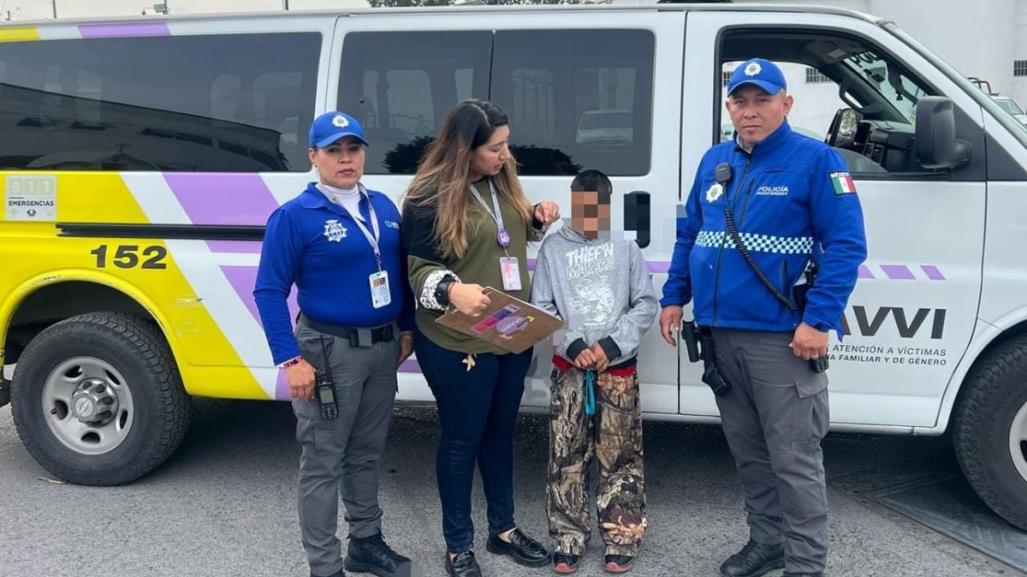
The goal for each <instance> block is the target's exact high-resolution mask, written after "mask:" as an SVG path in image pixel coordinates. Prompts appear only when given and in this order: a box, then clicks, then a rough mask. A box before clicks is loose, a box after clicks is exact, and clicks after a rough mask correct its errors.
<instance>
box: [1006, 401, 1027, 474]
mask: <svg viewBox="0 0 1027 577" xmlns="http://www.w3.org/2000/svg"><path fill="white" fill-rule="evenodd" d="M1009 454H1010V456H1011V457H1012V458H1013V465H1014V466H1015V467H1016V471H1017V472H1018V473H1020V476H1021V477H1022V478H1023V480H1024V481H1025V482H1027V402H1024V404H1023V406H1022V407H1020V410H1019V411H1017V412H1016V416H1014V417H1013V422H1012V424H1011V425H1010V426H1009Z"/></svg>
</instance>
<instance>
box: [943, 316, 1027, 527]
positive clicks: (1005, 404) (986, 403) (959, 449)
mask: <svg viewBox="0 0 1027 577" xmlns="http://www.w3.org/2000/svg"><path fill="white" fill-rule="evenodd" d="M953 444H954V446H955V451H956V457H957V458H958V459H959V464H960V467H961V468H962V469H963V474H964V475H965V476H966V478H967V480H968V481H969V482H970V485H971V486H972V487H973V488H974V491H976V492H977V495H978V496H980V498H981V500H983V501H984V502H985V503H986V504H987V505H988V506H989V507H991V509H992V510H993V511H995V512H996V513H998V514H999V515H1000V516H1001V517H1002V518H1004V519H1005V520H1006V521H1009V522H1010V523H1012V524H1013V525H1016V526H1017V527H1019V528H1020V529H1023V530H1027V336H1021V337H1016V338H1013V339H1011V340H1009V341H1006V342H1005V343H1002V344H1000V345H998V346H997V347H996V348H995V349H994V350H993V351H991V352H990V353H988V355H987V356H986V357H985V358H983V359H982V360H981V361H980V362H979V363H978V366H977V367H975V368H974V369H973V372H972V373H971V374H970V376H969V378H968V379H967V380H966V382H965V383H964V384H963V392H962V399H961V401H960V403H959V407H958V412H957V414H956V420H955V428H954V431H953Z"/></svg>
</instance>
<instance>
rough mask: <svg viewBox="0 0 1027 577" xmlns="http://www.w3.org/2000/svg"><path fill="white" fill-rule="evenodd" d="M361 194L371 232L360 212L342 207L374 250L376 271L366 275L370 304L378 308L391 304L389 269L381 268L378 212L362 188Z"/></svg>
mask: <svg viewBox="0 0 1027 577" xmlns="http://www.w3.org/2000/svg"><path fill="white" fill-rule="evenodd" d="M361 194H362V195H364V198H365V199H366V200H367V212H368V216H370V217H371V227H372V228H373V232H372V231H370V230H367V227H366V226H364V223H363V219H362V218H361V217H360V214H354V212H353V211H352V210H350V209H349V207H346V206H343V208H344V209H345V210H346V212H348V213H349V214H350V216H352V217H353V222H354V223H356V225H357V228H358V229H360V232H362V233H363V234H364V237H365V238H366V239H367V244H369V245H371V249H372V250H373V251H374V259H375V261H376V262H377V263H378V272H374V273H371V275H370V276H368V277H367V282H368V283H369V284H370V286H371V306H372V307H374V308H376V309H380V308H382V307H387V306H389V305H390V304H392V291H391V290H390V289H389V271H386V270H382V255H381V248H380V247H379V245H378V239H379V238H381V229H379V228H378V213H377V212H375V210H374V204H373V203H372V202H371V197H370V196H368V195H367V193H366V192H364V191H363V190H361Z"/></svg>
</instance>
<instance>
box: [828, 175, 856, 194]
mask: <svg viewBox="0 0 1027 577" xmlns="http://www.w3.org/2000/svg"><path fill="white" fill-rule="evenodd" d="M831 185H832V186H833V187H834V193H835V194H836V195H842V194H855V192H856V184H855V183H854V182H852V177H851V176H849V173H848V172H832V173H831Z"/></svg>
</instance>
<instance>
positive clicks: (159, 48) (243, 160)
mask: <svg viewBox="0 0 1027 577" xmlns="http://www.w3.org/2000/svg"><path fill="white" fill-rule="evenodd" d="M320 47H321V35H320V34H317V33H282V34H240V35H224V36H221V35H211V36H174V37H155V38H154V37H151V38H98V39H81V40H78V39H76V40H47V41H36V42H18V43H5V44H2V45H0V168H2V169H28V170H33V169H38V170H134V171H209V172H286V171H300V172H306V171H307V170H309V167H310V163H309V161H308V160H307V153H306V149H307V143H306V138H305V131H306V128H307V127H308V126H310V123H311V122H312V120H313V115H314V96H315V92H316V85H317V66H318V58H319V54H320Z"/></svg>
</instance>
